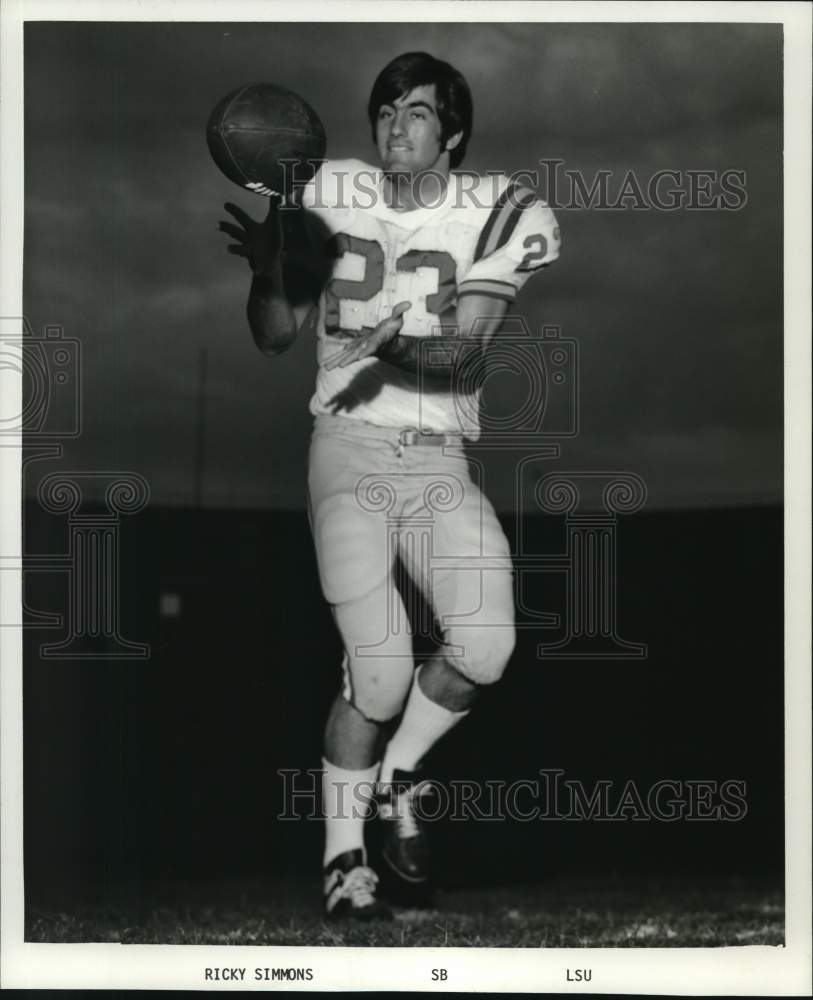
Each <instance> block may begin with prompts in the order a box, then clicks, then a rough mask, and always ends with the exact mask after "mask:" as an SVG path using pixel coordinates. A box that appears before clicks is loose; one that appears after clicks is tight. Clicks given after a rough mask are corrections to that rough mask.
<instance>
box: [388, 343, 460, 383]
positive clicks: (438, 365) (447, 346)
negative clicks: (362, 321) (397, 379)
mask: <svg viewBox="0 0 813 1000" xmlns="http://www.w3.org/2000/svg"><path fill="white" fill-rule="evenodd" d="M421 344H423V345H424V347H423V348H421ZM477 347H478V344H477V342H476V341H474V340H471V339H468V340H463V339H462V338H461V337H459V336H440V337H405V336H404V335H403V334H400V333H396V334H395V336H394V337H393V338H392V339H391V340H389V341H387V343H386V344H382V346H381V347H379V349H378V350H377V351H376V355H377V357H379V358H381V359H382V361H387V362H389V364H391V365H395V367H396V368H400V369H401V370H402V371H407V372H412V373H413V374H416V375H417V374H421V375H423V377H424V378H428V379H433V380H441V381H445V382H448V381H449V379H450V378H451V376H452V375H453V374H454V373H455V371H457V370H458V369H459V366H460V362H461V360H462V357H463V356H465V355H464V352H465V354H470V353H471V351H473V350H476V349H477ZM427 349H428V350H430V351H431V358H429V357H428V355H427Z"/></svg>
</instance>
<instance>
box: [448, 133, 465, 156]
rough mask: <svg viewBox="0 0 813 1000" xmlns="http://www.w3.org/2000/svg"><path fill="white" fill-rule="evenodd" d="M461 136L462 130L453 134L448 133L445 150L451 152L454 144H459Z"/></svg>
mask: <svg viewBox="0 0 813 1000" xmlns="http://www.w3.org/2000/svg"><path fill="white" fill-rule="evenodd" d="M462 138H463V133H462V132H455V134H454V135H450V136H449V138H448V139H447V140H446V152H447V153H449V152H451V151H452V150H453V149H454V148H455V147H456V146H459V145H460V140H461V139H462Z"/></svg>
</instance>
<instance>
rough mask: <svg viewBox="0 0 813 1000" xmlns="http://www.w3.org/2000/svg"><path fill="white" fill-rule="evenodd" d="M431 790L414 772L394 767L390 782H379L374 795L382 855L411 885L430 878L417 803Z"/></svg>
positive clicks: (427, 852)
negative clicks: (377, 790)
mask: <svg viewBox="0 0 813 1000" xmlns="http://www.w3.org/2000/svg"><path fill="white" fill-rule="evenodd" d="M431 791H432V787H431V785H430V784H429V783H428V782H427V781H421V780H420V779H419V777H418V775H417V774H415V773H414V772H411V771H400V770H397V769H396V770H395V771H393V774H392V782H390V783H387V784H385V785H382V786H381V788H380V790H379V792H378V795H377V804H378V816H379V819H380V820H381V822H380V824H379V833H380V844H381V847H380V850H381V856H382V858H383V859H384V861H385V862H386V863H387V865H388V866H389V867H390V868H391V869H392V871H393V872H394V873H395V874H396V875H397V876H398V878H399V879H402V880H403V881H404V882H408V883H409V884H410V885H422V884H424V883H426V882H428V880H429V843H428V841H427V837H426V833H425V831H424V830H423V828H422V825H421V821H420V816H419V815H418V812H419V810H416V806H417V805H418V800H419V799H420V798H421V796H422V795H426V794H428V793H430V792H431Z"/></svg>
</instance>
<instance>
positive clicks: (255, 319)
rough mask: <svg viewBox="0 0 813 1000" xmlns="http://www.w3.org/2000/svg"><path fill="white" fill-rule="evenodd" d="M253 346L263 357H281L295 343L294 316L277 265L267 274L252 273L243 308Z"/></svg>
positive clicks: (295, 326)
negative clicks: (245, 304) (249, 289)
mask: <svg viewBox="0 0 813 1000" xmlns="http://www.w3.org/2000/svg"><path fill="white" fill-rule="evenodd" d="M246 313H247V315H248V325H249V327H250V329H251V334H252V336H253V337H254V343H255V344H256V345H257V347H258V348H259V350H260V351H262V353H263V354H267V355H274V354H281V353H282V352H283V351H285V350H287V349H288V348H289V347H290V346H291V344H292V343H293V342H294V340H296V332H297V322H296V316H295V315H294V310H293V308H292V306H291V303H290V302H289V301H288V296H287V294H286V292H285V284H284V282H283V278H282V266H281V264H280V265H278V266H277V267H276V268H274V269H273V270H272V271H271V272H270V273H269V274H255V275H254V276H253V277H252V280H251V291H250V292H249V296H248V305H247V307H246Z"/></svg>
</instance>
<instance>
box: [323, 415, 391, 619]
mask: <svg viewBox="0 0 813 1000" xmlns="http://www.w3.org/2000/svg"><path fill="white" fill-rule="evenodd" d="M375 457H376V453H375V451H370V450H369V449H365V447H364V446H363V445H360V444H358V443H356V442H354V441H353V440H352V439H349V438H347V437H343V436H342V435H340V434H335V435H334V434H315V435H314V437H313V438H312V440H311V445H310V452H309V458H308V512H309V517H310V524H311V531H312V534H313V542H314V547H315V549H316V561H317V565H318V567H319V579H320V583H321V585H322V592H323V593H324V595H325V599H326V600H327V601H328V602H329V603H330V604H334V605H336V604H342V603H345V602H348V601H354V600H357V599H358V598H360V597H362V596H364V595H365V594H367V593H368V592H369V591H370V590H372V589H373V588H375V587H376V586H377V585H378V584H379V583H381V581H382V580H384V579H385V578H386V577H387V576H388V575H389V574H390V572H391V570H392V564H393V560H394V552H393V551H392V548H393V546H392V543H391V541H390V538H389V530H388V525H387V519H386V516H385V514H384V513H383V512H382V511H380V510H375V509H370V504H369V503H365V502H364V496H363V491H362V490H361V489H360V484H363V482H364V480H365V478H366V477H369V475H370V474H371V470H372V471H375V470H374V466H375Z"/></svg>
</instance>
